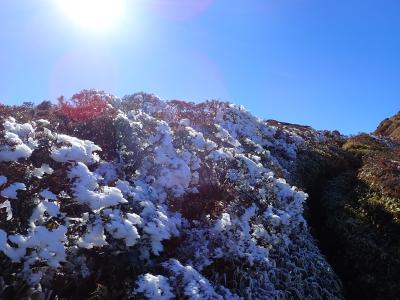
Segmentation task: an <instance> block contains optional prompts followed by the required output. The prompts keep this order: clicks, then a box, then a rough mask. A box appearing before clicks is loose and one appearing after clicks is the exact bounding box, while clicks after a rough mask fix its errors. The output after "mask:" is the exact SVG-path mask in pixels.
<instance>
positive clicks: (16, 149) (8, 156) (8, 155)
mask: <svg viewBox="0 0 400 300" xmlns="http://www.w3.org/2000/svg"><path fill="white" fill-rule="evenodd" d="M4 137H5V139H6V141H7V142H8V143H9V144H12V145H13V146H9V145H3V146H1V147H0V162H1V161H16V160H18V159H20V158H28V157H29V156H31V154H32V149H31V148H29V147H28V146H27V145H26V144H24V143H23V142H22V140H21V139H20V138H19V137H18V136H17V135H16V134H14V133H10V132H7V133H6V134H5V135H4Z"/></svg>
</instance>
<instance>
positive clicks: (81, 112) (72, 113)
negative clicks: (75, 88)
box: [58, 90, 112, 121]
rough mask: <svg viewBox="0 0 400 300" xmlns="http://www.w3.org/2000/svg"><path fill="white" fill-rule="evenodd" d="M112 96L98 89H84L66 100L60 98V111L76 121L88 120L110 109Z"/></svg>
mask: <svg viewBox="0 0 400 300" xmlns="http://www.w3.org/2000/svg"><path fill="white" fill-rule="evenodd" d="M111 99H112V97H111V96H110V95H108V94H106V93H104V92H102V91H101V92H99V91H96V90H83V91H81V92H79V93H77V94H75V95H73V96H72V98H71V100H69V101H65V99H64V97H63V96H61V97H60V98H59V99H58V102H59V111H60V113H61V114H62V115H64V116H65V117H67V118H68V119H70V120H74V121H86V120H90V119H93V118H95V117H97V116H99V115H102V114H103V113H104V112H105V111H106V110H107V109H108V103H109V101H110V100H111Z"/></svg>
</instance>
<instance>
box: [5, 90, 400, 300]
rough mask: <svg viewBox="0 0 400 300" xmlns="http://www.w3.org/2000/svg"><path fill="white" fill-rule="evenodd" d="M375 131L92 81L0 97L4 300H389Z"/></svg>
mask: <svg viewBox="0 0 400 300" xmlns="http://www.w3.org/2000/svg"><path fill="white" fill-rule="evenodd" d="M381 127H382V126H380V128H381ZM384 127H385V128H386V129H385V130H379V129H378V130H379V135H380V137H377V136H375V135H369V134H364V135H359V136H354V137H350V138H349V137H345V136H342V135H341V134H340V133H339V132H337V131H333V132H331V131H316V130H314V129H312V128H311V127H307V126H300V125H294V124H289V123H282V122H278V121H274V120H268V121H263V120H260V119H257V118H256V117H254V116H253V115H251V114H250V113H248V112H247V111H246V110H245V109H244V108H243V107H238V106H235V105H232V104H229V103H223V102H218V101H208V102H204V103H199V104H194V103H188V102H183V101H162V100H161V99H159V98H158V97H156V96H154V95H149V94H144V93H137V94H134V95H132V96H126V97H124V98H122V99H119V98H117V97H114V96H112V95H108V94H105V93H102V92H97V91H92V90H90V91H82V92H80V93H78V94H76V95H74V96H73V98H72V99H70V100H69V101H66V100H65V99H62V98H61V99H60V102H59V104H58V105H53V104H51V103H49V102H43V103H41V104H39V105H37V106H34V105H31V104H25V105H22V106H4V105H3V106H0V209H1V210H0V269H1V270H2V274H1V275H0V297H2V298H4V299H22V298H26V299H28V298H35V299H55V298H56V297H57V298H58V299H77V298H80V299H82V298H86V299H120V298H128V299H175V298H176V299H342V298H344V297H349V298H360V297H364V298H368V297H369V298H370V299H377V298H381V299H395V298H396V297H397V295H398V294H399V287H398V284H397V282H398V280H399V279H400V276H399V274H398V270H400V268H398V266H399V258H400V253H399V252H398V249H400V248H399V247H398V246H399V245H398V241H399V240H400V239H398V237H399V230H398V225H399V224H398V222H399V219H398V218H399V211H400V207H399V206H400V205H399V196H400V194H399V193H400V191H399V186H400V185H399V183H400V182H399V180H400V177H399V175H400V174H399V170H400V167H399V166H400V165H399V163H398V162H399V161H400V157H399V153H400V151H399V148H398V145H397V142H396V141H395V140H394V139H391V138H394V137H395V136H394V135H393V132H396V130H397V129H396V128H394V127H396V126H395V125H393V122H392V123H391V125H388V126H384ZM387 128H390V130H388V129H387ZM393 128H394V129H393ZM397 128H398V127H397ZM389 131H390V133H387V132H389ZM376 134H377V135H378V133H376ZM305 192H306V193H305ZM326 257H327V258H326ZM335 272H336V273H337V274H338V275H339V276H337V275H336V273H335ZM339 278H340V279H339ZM342 283H343V284H342ZM343 286H344V288H343ZM366 292H368V294H367V293H366Z"/></svg>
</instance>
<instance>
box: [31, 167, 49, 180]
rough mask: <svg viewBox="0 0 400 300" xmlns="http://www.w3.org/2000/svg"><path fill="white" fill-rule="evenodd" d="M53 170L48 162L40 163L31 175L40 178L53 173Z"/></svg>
mask: <svg viewBox="0 0 400 300" xmlns="http://www.w3.org/2000/svg"><path fill="white" fill-rule="evenodd" d="M53 172H54V170H53V169H52V168H51V167H50V166H49V165H48V164H42V165H41V167H40V168H35V169H34V170H33V172H32V174H33V176H35V177H37V178H39V179H42V178H43V176H44V175H45V174H49V175H51V174H53Z"/></svg>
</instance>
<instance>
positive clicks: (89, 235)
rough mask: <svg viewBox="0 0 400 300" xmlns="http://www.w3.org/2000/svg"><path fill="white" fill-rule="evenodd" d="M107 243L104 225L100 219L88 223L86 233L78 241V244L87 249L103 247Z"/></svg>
mask: <svg viewBox="0 0 400 300" xmlns="http://www.w3.org/2000/svg"><path fill="white" fill-rule="evenodd" d="M107 244H108V243H107V241H106V236H105V234H104V227H103V225H102V224H101V221H100V220H99V219H97V220H96V223H95V224H93V225H91V224H89V225H88V227H87V230H86V233H85V234H84V235H83V236H82V237H81V238H79V241H78V246H79V247H81V248H86V249H92V248H93V247H102V246H105V245H107Z"/></svg>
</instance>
